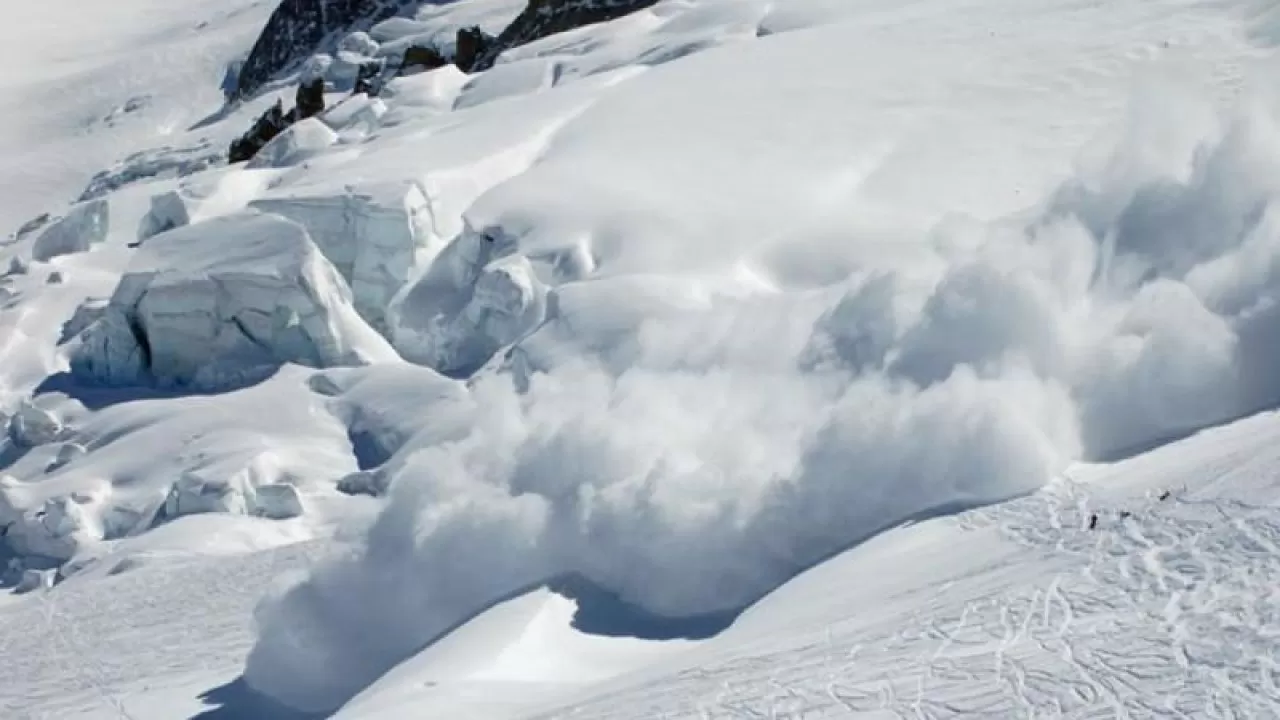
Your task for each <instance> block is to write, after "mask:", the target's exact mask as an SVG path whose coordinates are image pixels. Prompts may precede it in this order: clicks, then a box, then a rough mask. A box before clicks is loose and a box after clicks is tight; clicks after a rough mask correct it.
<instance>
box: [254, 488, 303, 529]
mask: <svg viewBox="0 0 1280 720" xmlns="http://www.w3.org/2000/svg"><path fill="white" fill-rule="evenodd" d="M253 513H254V514H255V515H261V516H262V517H265V518H271V519H272V520H287V519H288V518H293V517H298V516H299V515H301V514H302V513H303V505H302V496H301V495H299V494H298V488H296V487H294V486H293V485H290V484H288V483H272V484H270V485H263V486H261V487H259V488H257V489H256V490H255V491H254V493H253Z"/></svg>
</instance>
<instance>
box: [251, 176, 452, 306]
mask: <svg viewBox="0 0 1280 720" xmlns="http://www.w3.org/2000/svg"><path fill="white" fill-rule="evenodd" d="M251 207H254V208H257V209H259V210H263V211H266V212H270V213H275V214H277V215H280V216H283V217H286V218H288V219H290V220H292V221H294V222H297V223H300V224H301V225H303V226H304V227H306V229H307V232H309V233H310V235H311V238H312V239H313V240H314V241H315V243H316V245H317V246H318V247H319V248H320V251H321V252H322V253H324V255H325V257H326V258H328V259H329V262H331V263H333V266H334V267H335V268H337V270H338V272H339V273H341V275H342V277H344V278H346V280H347V282H348V283H349V284H350V287H351V292H352V295H353V296H354V304H355V309H356V311H357V312H358V313H360V315H361V316H362V317H364V318H365V319H366V320H367V321H368V322H369V323H370V324H371V325H373V327H374V328H376V329H378V330H385V329H386V310H387V306H388V305H389V304H390V303H391V300H392V298H393V297H394V296H395V295H396V293H397V292H399V291H400V289H401V288H402V287H403V286H404V285H405V284H406V283H407V282H408V281H409V279H410V278H411V277H413V276H414V274H415V273H416V272H417V270H418V269H420V268H422V267H425V266H426V265H427V264H428V263H430V262H431V260H432V258H434V257H435V255H436V254H437V253H439V252H440V249H441V247H442V246H443V244H444V243H443V241H441V240H440V239H439V238H438V236H437V235H436V232H435V224H434V223H435V221H434V218H433V217H432V212H431V205H430V201H429V199H428V198H427V196H426V195H425V194H424V193H423V192H422V190H421V189H420V188H419V187H418V185H417V184H416V183H413V182H403V183H370V184H364V185H354V186H347V188H346V189H345V191H337V192H334V191H323V190H321V191H308V190H296V191H288V192H284V193H280V194H277V195H274V196H268V197H265V198H263V199H260V200H256V201H254V202H253V203H252V204H251Z"/></svg>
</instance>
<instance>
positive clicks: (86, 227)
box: [31, 200, 111, 261]
mask: <svg viewBox="0 0 1280 720" xmlns="http://www.w3.org/2000/svg"><path fill="white" fill-rule="evenodd" d="M110 224H111V213H110V208H109V207H108V205H107V203H106V201H105V200H90V201H89V202H86V203H81V204H79V205H76V206H75V207H73V208H72V209H71V211H70V212H68V213H67V215H66V217H63V218H61V219H59V220H58V221H57V222H55V223H53V224H52V225H50V226H49V227H48V228H46V229H45V231H44V232H43V233H41V234H40V237H38V238H36V242H35V245H33V246H32V248H31V256H32V258H34V259H36V260H42V261H44V260H52V259H53V258H55V257H58V256H60V255H71V254H73V253H81V252H85V251H86V250H88V249H89V248H90V247H92V246H93V245H95V244H97V243H100V242H102V241H103V240H104V239H106V237H107V230H108V229H109V228H110Z"/></svg>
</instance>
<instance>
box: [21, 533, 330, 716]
mask: <svg viewBox="0 0 1280 720" xmlns="http://www.w3.org/2000/svg"><path fill="white" fill-rule="evenodd" d="M320 550H321V548H320V547H319V545H318V544H315V543H299V544H294V545H288V546H284V547H281V548H278V549H273V550H265V551H260V552H256V553H250V554H246V555H231V556H226V557H212V558H200V559H196V560H194V561H193V559H192V558H189V557H188V558H182V557H165V556H159V557H147V556H142V557H131V558H124V559H121V558H116V557H113V556H111V555H108V556H106V557H104V558H102V559H101V560H99V561H98V568H99V569H101V570H102V571H103V572H105V574H106V576H105V577H103V576H102V574H101V573H94V574H95V575H98V576H97V577H84V578H80V577H76V578H71V579H70V580H67V581H66V582H63V583H60V584H58V585H57V586H55V587H53V588H49V589H44V590H36V591H33V592H31V593H28V594H26V595H22V596H19V597H17V598H14V599H12V600H8V601H6V602H5V603H4V604H3V605H0V612H3V628H4V631H3V632H0V658H3V663H0V716H3V717H5V718H32V719H33V720H34V719H35V718H41V719H47V720H56V719H61V718H71V717H107V718H111V717H118V718H130V719H133V718H137V719H141V718H155V717H189V716H191V715H193V714H195V712H199V710H200V708H201V706H202V703H201V701H200V700H199V699H198V697H197V694H198V689H200V688H203V689H205V690H208V689H212V686H211V685H210V682H211V681H212V680H218V679H220V680H222V681H224V682H226V681H230V680H232V679H234V678H235V677H236V676H237V675H238V674H239V672H240V667H241V664H242V663H243V658H244V654H245V653H246V652H247V650H248V648H249V646H250V645H251V644H252V642H253V637H254V635H253V628H252V619H253V608H254V605H255V604H256V603H257V602H258V601H259V599H260V598H261V597H262V595H263V593H264V592H265V591H266V590H267V588H268V587H269V586H270V585H271V583H272V582H274V581H275V580H276V579H277V578H279V577H280V576H281V575H282V574H286V573H289V572H294V571H299V570H302V569H304V568H306V567H307V565H308V564H309V563H310V562H311V561H312V560H313V559H314V558H315V556H316V554H317V553H318V552H320ZM184 683H185V684H186V685H190V686H192V688H193V690H192V691H189V692H186V693H183V692H182V691H181V690H182V688H183V687H184ZM174 686H176V687H177V688H178V689H179V692H178V696H179V700H180V701H185V706H186V707H187V708H189V709H188V710H187V711H186V712H183V710H182V709H181V708H182V707H183V705H184V703H182V702H179V703H178V706H177V707H165V706H163V705H162V704H161V703H160V702H158V701H157V699H156V695H155V693H157V692H163V691H164V690H166V689H168V688H171V687H174Z"/></svg>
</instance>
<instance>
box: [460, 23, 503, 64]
mask: <svg viewBox="0 0 1280 720" xmlns="http://www.w3.org/2000/svg"><path fill="white" fill-rule="evenodd" d="M496 40H497V38H495V37H493V36H492V35H489V34H488V33H486V32H485V31H483V30H481V29H480V28H479V27H478V26H473V27H465V28H461V29H460V30H458V36H457V39H456V41H455V42H454V44H453V64H454V65H457V66H458V69H459V70H461V71H463V72H471V70H472V69H473V68H475V66H476V62H477V61H478V60H479V59H480V57H481V56H483V55H484V54H485V52H487V51H488V49H489V48H490V47H492V46H493V44H494V42H495V41H496Z"/></svg>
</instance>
